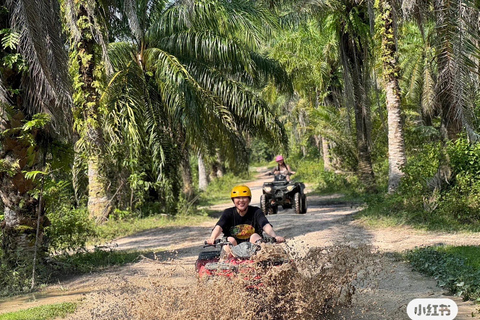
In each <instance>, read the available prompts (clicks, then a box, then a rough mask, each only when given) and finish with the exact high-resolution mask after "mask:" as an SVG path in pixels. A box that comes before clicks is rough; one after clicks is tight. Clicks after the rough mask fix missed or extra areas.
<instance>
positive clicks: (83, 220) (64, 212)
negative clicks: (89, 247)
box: [45, 207, 96, 252]
mask: <svg viewBox="0 0 480 320" xmlns="http://www.w3.org/2000/svg"><path fill="white" fill-rule="evenodd" d="M48 218H49V219H50V221H51V223H52V224H51V225H50V226H49V227H47V228H46V231H45V232H46V235H47V239H48V242H49V244H50V248H51V251H54V252H58V251H66V250H77V249H78V248H83V247H85V245H86V243H87V240H88V238H89V237H94V236H95V235H96V232H95V225H94V222H93V221H92V220H91V219H89V217H88V212H87V209H86V208H82V209H73V208H66V207H65V208H60V209H59V210H57V211H55V212H52V213H49V214H48Z"/></svg>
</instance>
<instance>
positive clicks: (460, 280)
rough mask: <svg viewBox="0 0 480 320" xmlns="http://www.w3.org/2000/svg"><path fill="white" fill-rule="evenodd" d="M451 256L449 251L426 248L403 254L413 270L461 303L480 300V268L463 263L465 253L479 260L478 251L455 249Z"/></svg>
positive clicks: (465, 248)
mask: <svg viewBox="0 0 480 320" xmlns="http://www.w3.org/2000/svg"><path fill="white" fill-rule="evenodd" d="M458 248H460V250H459V251H458V252H459V254H455V253H450V252H449V249H448V248H446V247H443V246H440V247H425V248H417V249H415V250H411V251H409V252H407V253H406V254H405V257H406V259H407V260H408V261H409V262H410V264H411V265H412V267H413V269H414V270H416V271H419V272H422V273H424V274H426V275H428V276H432V277H434V278H435V279H437V284H438V286H440V287H442V288H445V289H447V290H448V291H450V292H451V293H453V294H455V295H457V296H461V297H463V299H464V300H475V299H477V300H479V299H480V268H479V267H478V266H477V267H475V266H474V265H471V264H470V263H469V262H468V261H467V259H465V258H464V257H463V256H464V253H465V252H468V251H471V250H474V251H475V255H476V256H477V257H478V254H479V248H478V247H463V248H462V247H456V249H455V250H454V251H457V250H458Z"/></svg>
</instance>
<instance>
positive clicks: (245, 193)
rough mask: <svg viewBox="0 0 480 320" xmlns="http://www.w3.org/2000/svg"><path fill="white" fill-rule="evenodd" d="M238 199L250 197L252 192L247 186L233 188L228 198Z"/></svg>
mask: <svg viewBox="0 0 480 320" xmlns="http://www.w3.org/2000/svg"><path fill="white" fill-rule="evenodd" d="M238 197H250V198H251V197H252V192H251V191H250V188H249V187H247V186H236V187H233V189H232V192H230V198H238Z"/></svg>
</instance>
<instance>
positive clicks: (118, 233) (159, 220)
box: [91, 212, 211, 244]
mask: <svg viewBox="0 0 480 320" xmlns="http://www.w3.org/2000/svg"><path fill="white" fill-rule="evenodd" d="M209 219H211V218H209V217H208V214H207V213H206V212H199V214H198V215H181V214H180V215H176V216H169V215H156V216H149V217H145V218H142V219H138V218H132V219H127V220H118V221H108V222H107V223H105V224H104V225H101V226H99V227H98V229H97V233H98V237H97V238H96V239H93V240H92V242H91V244H92V243H93V242H104V241H110V240H112V239H115V238H121V237H126V236H129V235H132V234H135V233H138V232H141V231H145V230H151V229H156V228H167V227H176V226H189V225H197V224H200V223H202V222H204V221H208V220H209Z"/></svg>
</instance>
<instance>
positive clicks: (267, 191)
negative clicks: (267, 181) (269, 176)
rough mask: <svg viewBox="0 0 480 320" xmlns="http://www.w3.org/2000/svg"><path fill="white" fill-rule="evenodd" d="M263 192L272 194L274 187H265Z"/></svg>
mask: <svg viewBox="0 0 480 320" xmlns="http://www.w3.org/2000/svg"><path fill="white" fill-rule="evenodd" d="M263 191H265V192H266V193H270V191H272V187H265V188H263Z"/></svg>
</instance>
